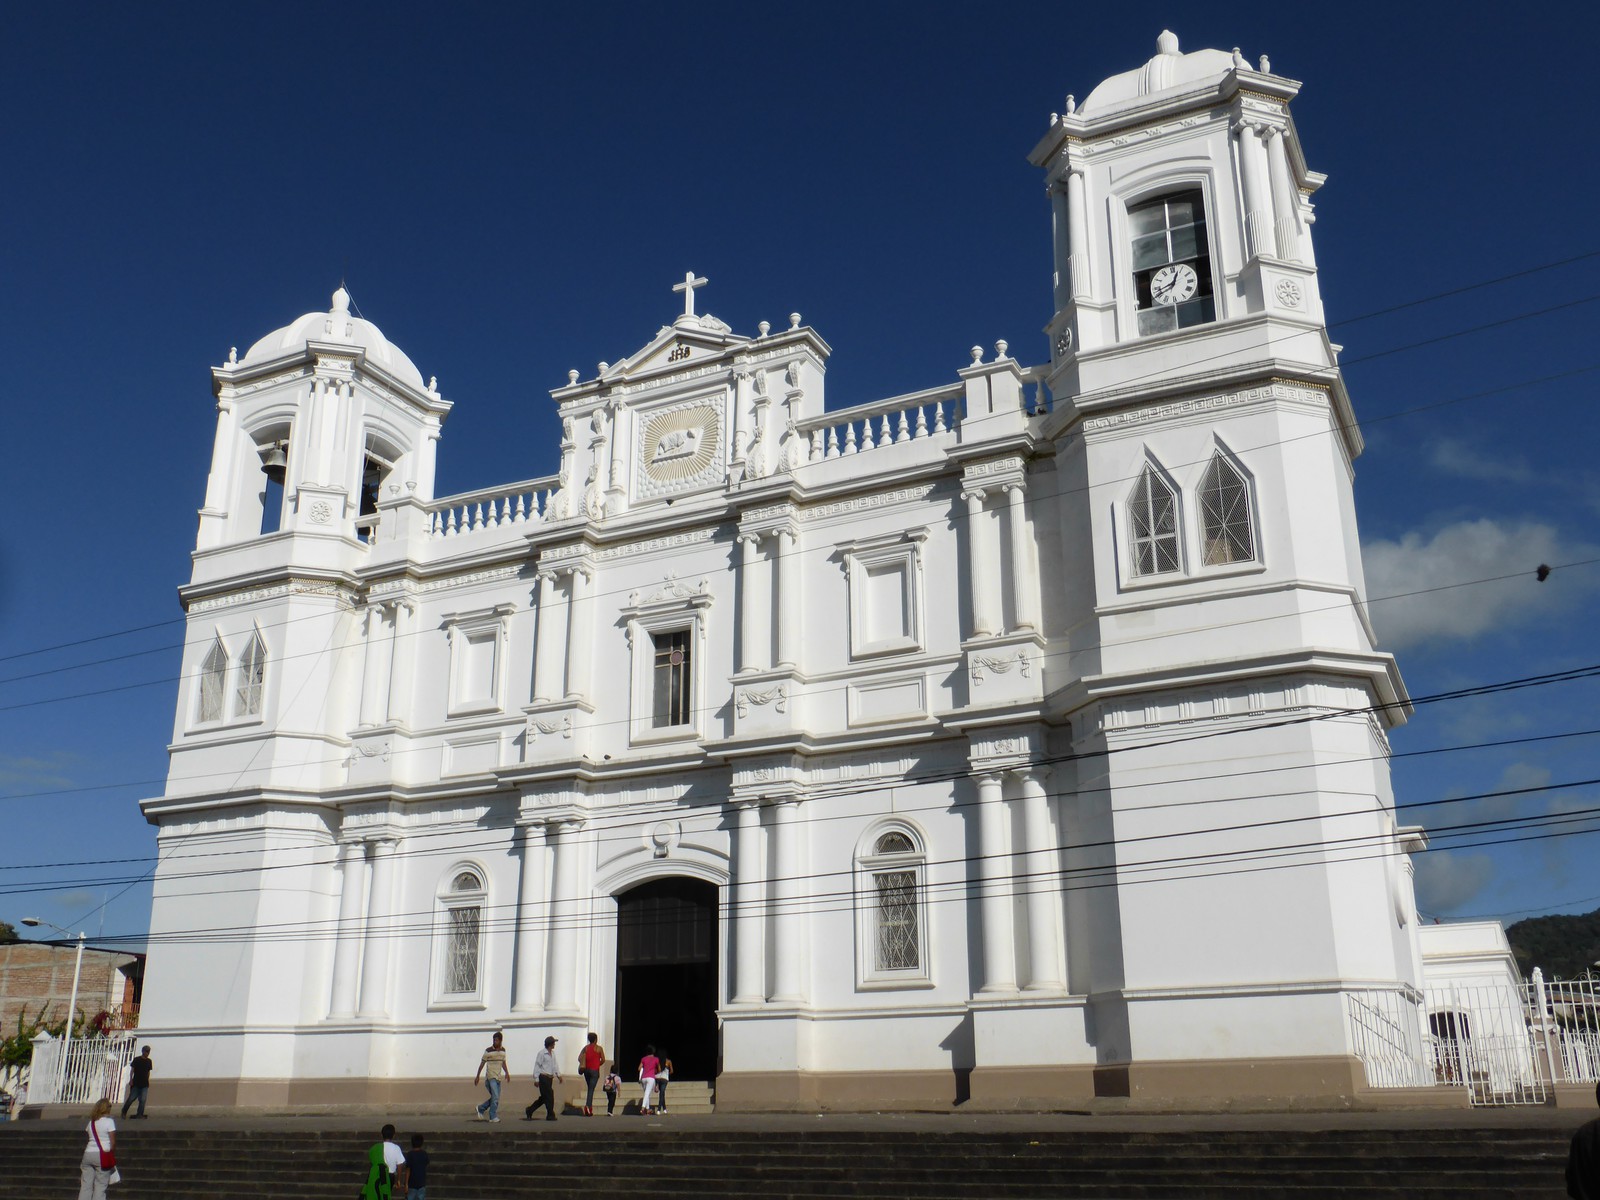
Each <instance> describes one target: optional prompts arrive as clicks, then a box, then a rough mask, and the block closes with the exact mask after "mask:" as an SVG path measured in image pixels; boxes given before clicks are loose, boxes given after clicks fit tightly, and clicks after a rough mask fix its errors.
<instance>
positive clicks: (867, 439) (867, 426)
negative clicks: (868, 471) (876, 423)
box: [861, 417, 876, 450]
mask: <svg viewBox="0 0 1600 1200" xmlns="http://www.w3.org/2000/svg"><path fill="white" fill-rule="evenodd" d="M875 444H876V443H874V442H873V440H872V418H871V417H868V418H867V419H866V420H865V421H863V422H861V448H862V449H863V450H871V449H872V448H873V446H874V445H875Z"/></svg>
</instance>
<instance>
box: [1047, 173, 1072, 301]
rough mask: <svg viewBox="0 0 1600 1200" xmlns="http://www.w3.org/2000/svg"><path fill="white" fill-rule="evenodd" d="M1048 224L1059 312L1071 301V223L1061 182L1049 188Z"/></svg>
mask: <svg viewBox="0 0 1600 1200" xmlns="http://www.w3.org/2000/svg"><path fill="white" fill-rule="evenodd" d="M1050 224H1051V231H1052V232H1053V233H1054V235H1055V239H1054V240H1055V251H1056V254H1055V269H1056V279H1055V284H1056V286H1055V307H1056V311H1057V312H1060V311H1061V310H1062V309H1063V308H1065V307H1067V305H1068V304H1070V303H1072V223H1071V219H1070V217H1069V216H1068V213H1067V189H1066V186H1065V185H1064V184H1062V183H1056V184H1054V185H1052V186H1051V188H1050Z"/></svg>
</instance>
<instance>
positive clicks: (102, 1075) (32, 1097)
mask: <svg viewBox="0 0 1600 1200" xmlns="http://www.w3.org/2000/svg"><path fill="white" fill-rule="evenodd" d="M137 1040H138V1038H137V1035H135V1034H133V1033H126V1034H114V1035H112V1036H109V1037H83V1038H73V1039H72V1045H71V1046H70V1047H67V1046H66V1042H65V1040H64V1039H60V1038H53V1037H51V1036H50V1035H49V1034H40V1035H39V1036H38V1037H36V1038H35V1039H34V1040H33V1062H32V1070H31V1072H30V1073H29V1078H28V1103H29V1104H30V1105H31V1104H92V1103H93V1102H94V1101H96V1100H98V1099H100V1097H101V1096H106V1097H109V1098H110V1099H111V1101H112V1102H113V1103H116V1102H117V1101H118V1100H119V1099H120V1097H121V1096H122V1093H123V1089H124V1088H125V1087H126V1086H127V1079H128V1064H129V1063H131V1062H132V1061H133V1056H134V1054H135V1052H136V1050H137V1046H136V1042H137ZM64 1048H65V1049H66V1061H65V1062H63V1061H62V1050H63V1049H64Z"/></svg>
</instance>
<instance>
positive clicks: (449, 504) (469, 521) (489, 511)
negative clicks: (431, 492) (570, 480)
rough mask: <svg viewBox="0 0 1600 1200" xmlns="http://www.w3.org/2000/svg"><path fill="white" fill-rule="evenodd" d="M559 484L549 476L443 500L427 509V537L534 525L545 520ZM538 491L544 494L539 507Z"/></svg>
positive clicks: (459, 534) (554, 477)
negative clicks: (428, 510)
mask: <svg viewBox="0 0 1600 1200" xmlns="http://www.w3.org/2000/svg"><path fill="white" fill-rule="evenodd" d="M559 484H560V480H559V479H558V478H557V477H556V476H554V475H550V476H546V477H545V478H543V479H529V480H526V481H524V482H522V483H513V484H510V485H508V486H505V487H498V488H485V489H483V490H482V491H477V492H463V493H462V494H461V495H459V496H446V497H445V498H444V499H442V500H436V501H434V503H433V504H432V505H430V506H429V508H430V512H429V517H428V536H429V537H430V538H451V537H460V536H461V535H463V534H467V533H477V532H478V531H480V530H484V529H500V528H510V527H514V526H518V525H536V524H538V523H539V522H540V521H542V520H545V519H546V514H547V513H548V512H549V510H550V501H551V498H552V497H553V496H554V495H555V492H556V488H557V487H558V486H559ZM541 491H542V492H543V493H544V499H543V502H542V503H541V501H540V498H539V493H540V492H541Z"/></svg>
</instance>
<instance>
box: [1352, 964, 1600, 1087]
mask: <svg viewBox="0 0 1600 1200" xmlns="http://www.w3.org/2000/svg"><path fill="white" fill-rule="evenodd" d="M1346 1000H1347V1001H1348V1015H1349V1029H1350V1040H1351V1047H1352V1049H1353V1050H1354V1052H1355V1054H1356V1056H1357V1057H1358V1058H1360V1059H1361V1063H1362V1066H1363V1067H1364V1068H1365V1069H1366V1075H1367V1084H1368V1086H1370V1087H1374V1088H1397V1087H1427V1086H1437V1087H1459V1088H1465V1089H1467V1092H1468V1095H1469V1096H1470V1098H1471V1102H1472V1103H1473V1104H1475V1105H1510V1104H1543V1103H1544V1102H1545V1100H1546V1099H1547V1098H1548V1097H1549V1095H1550V1089H1551V1087H1552V1085H1554V1084H1556V1083H1591V1084H1592V1083H1595V1082H1600V979H1597V978H1596V977H1595V976H1593V975H1592V974H1586V975H1584V976H1583V977H1582V978H1579V979H1566V980H1563V979H1557V980H1552V981H1550V982H1548V983H1547V982H1546V981H1545V979H1544V974H1543V972H1541V971H1539V970H1535V971H1534V972H1533V978H1532V980H1531V981H1529V982H1527V983H1504V984H1487V983H1474V984H1463V983H1443V984H1439V985H1436V986H1435V987H1432V988H1429V989H1428V991H1427V994H1426V995H1425V996H1424V997H1423V999H1422V1001H1421V1003H1418V1002H1417V1001H1416V1000H1414V999H1409V998H1407V997H1405V996H1403V995H1400V994H1398V993H1395V992H1352V993H1348V994H1347V996H1346Z"/></svg>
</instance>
